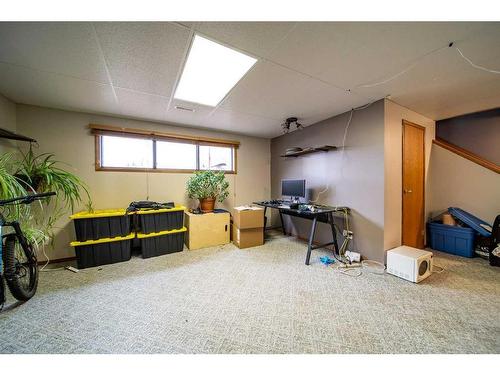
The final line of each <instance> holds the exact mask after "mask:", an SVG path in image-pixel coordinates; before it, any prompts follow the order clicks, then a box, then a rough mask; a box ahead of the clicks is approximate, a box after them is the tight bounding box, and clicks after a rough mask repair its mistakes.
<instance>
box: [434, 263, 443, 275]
mask: <svg viewBox="0 0 500 375" xmlns="http://www.w3.org/2000/svg"><path fill="white" fill-rule="evenodd" d="M436 267H437V268H439V270H435V269H434V268H436ZM445 270H446V268H444V267H441V266H438V265H436V264H433V265H432V269H431V273H443V272H444V271H445Z"/></svg>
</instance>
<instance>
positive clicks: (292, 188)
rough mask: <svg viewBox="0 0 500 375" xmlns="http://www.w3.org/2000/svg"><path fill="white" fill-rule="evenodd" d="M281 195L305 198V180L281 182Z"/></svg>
mask: <svg viewBox="0 0 500 375" xmlns="http://www.w3.org/2000/svg"><path fill="white" fill-rule="evenodd" d="M281 195H284V196H289V197H292V198H295V197H302V198H305V196H306V180H281Z"/></svg>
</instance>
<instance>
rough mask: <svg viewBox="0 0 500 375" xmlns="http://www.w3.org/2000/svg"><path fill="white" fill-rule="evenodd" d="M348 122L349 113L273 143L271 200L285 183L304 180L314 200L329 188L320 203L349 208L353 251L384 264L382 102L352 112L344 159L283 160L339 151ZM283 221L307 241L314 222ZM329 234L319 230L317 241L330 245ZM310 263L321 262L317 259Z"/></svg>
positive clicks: (276, 221)
mask: <svg viewBox="0 0 500 375" xmlns="http://www.w3.org/2000/svg"><path fill="white" fill-rule="evenodd" d="M348 118H349V113H344V114H342V115H339V116H335V117H332V118H330V119H327V120H325V121H321V122H319V123H317V124H314V125H311V126H308V127H307V128H305V129H303V130H299V131H294V132H292V133H289V134H286V135H282V136H280V137H277V138H274V139H272V140H271V195H272V197H273V198H278V197H280V195H281V180H282V179H286V178H290V179H293V178H296V179H306V187H307V188H312V189H313V197H312V199H317V195H318V192H320V191H321V190H323V189H324V188H325V187H326V186H329V189H328V191H327V192H325V193H323V194H322V195H321V197H320V199H319V201H318V203H322V204H328V205H338V206H348V207H350V208H351V209H352V216H351V219H352V220H351V223H352V230H353V231H354V236H355V241H354V246H352V247H351V248H353V250H355V251H358V252H360V253H361V254H362V255H363V256H364V257H365V258H368V259H374V260H378V261H384V101H383V100H381V101H378V102H376V103H374V104H372V105H371V106H369V107H368V108H366V109H364V110H359V111H355V112H354V114H353V118H352V121H351V124H350V127H349V130H348V135H347V140H346V147H345V149H344V153H342V150H341V149H339V150H338V151H330V152H328V153H318V154H311V155H306V156H302V157H298V158H282V157H280V155H281V154H283V153H284V152H285V150H286V148H288V147H292V146H298V147H302V148H305V147H309V146H322V145H326V144H328V145H334V146H340V145H341V144H342V139H343V136H344V130H345V127H346V124H347V121H348ZM285 221H286V224H285V225H286V226H287V230H288V231H289V232H291V233H293V234H294V235H298V236H300V237H303V238H306V237H308V235H309V229H310V225H311V222H310V221H308V220H304V219H300V218H289V217H287V218H286V220H285ZM339 223H341V221H339ZM273 225H279V216H278V215H273ZM329 233H330V232H329V228H328V227H327V226H326V225H324V224H320V225H319V228H318V232H317V239H318V240H319V241H324V242H327V241H330V239H331V236H330V235H329ZM304 255H305V254H304ZM312 260H313V261H317V257H315V256H314V254H313V258H312Z"/></svg>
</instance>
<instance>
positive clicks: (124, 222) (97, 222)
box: [70, 209, 131, 242]
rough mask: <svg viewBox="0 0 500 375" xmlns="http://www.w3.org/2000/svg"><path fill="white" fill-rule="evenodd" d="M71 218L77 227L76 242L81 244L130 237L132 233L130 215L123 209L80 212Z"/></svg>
mask: <svg viewBox="0 0 500 375" xmlns="http://www.w3.org/2000/svg"><path fill="white" fill-rule="evenodd" d="M70 218H71V219H73V222H74V225H75V233H76V240H77V241H80V242H83V241H88V240H98V239H100V238H113V237H123V236H128V235H129V234H130V231H131V225H130V214H127V213H126V211H125V210H123V209H119V210H98V211H94V212H92V213H90V212H79V213H77V214H75V215H72V216H70Z"/></svg>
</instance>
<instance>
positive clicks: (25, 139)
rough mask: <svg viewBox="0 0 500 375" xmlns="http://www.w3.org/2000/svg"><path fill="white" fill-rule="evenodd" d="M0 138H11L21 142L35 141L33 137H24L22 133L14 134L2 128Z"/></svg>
mask: <svg viewBox="0 0 500 375" xmlns="http://www.w3.org/2000/svg"><path fill="white" fill-rule="evenodd" d="M0 138H5V139H13V140H16V141H23V142H36V140H34V139H33V138H30V137H25V136H24V135H21V134H16V133H14V132H11V131H10V130H7V129H4V128H0Z"/></svg>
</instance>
